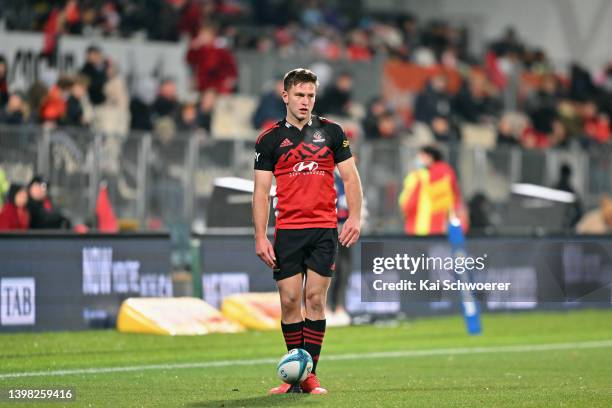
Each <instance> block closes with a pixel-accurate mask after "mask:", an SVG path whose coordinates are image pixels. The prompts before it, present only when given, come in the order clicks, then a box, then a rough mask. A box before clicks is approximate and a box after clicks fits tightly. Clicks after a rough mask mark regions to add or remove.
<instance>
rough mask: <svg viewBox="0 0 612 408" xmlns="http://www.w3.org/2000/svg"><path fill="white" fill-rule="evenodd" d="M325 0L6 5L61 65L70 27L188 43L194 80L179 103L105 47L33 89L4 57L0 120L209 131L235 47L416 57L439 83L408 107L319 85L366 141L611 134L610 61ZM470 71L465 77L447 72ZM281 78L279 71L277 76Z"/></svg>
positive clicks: (266, 111) (533, 145)
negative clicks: (474, 129) (587, 60)
mask: <svg viewBox="0 0 612 408" xmlns="http://www.w3.org/2000/svg"><path fill="white" fill-rule="evenodd" d="M348 3H349V2H333V3H329V2H323V1H318V0H276V1H274V0H252V1H248V2H247V1H242V2H241V1H232V0H156V1H146V6H145V1H144V0H89V1H75V0H63V1H44V2H43V1H36V0H28V1H23V2H15V3H12V4H11V5H10V6H8V7H5V8H3V10H2V12H1V13H2V14H1V18H2V19H3V20H4V21H5V25H6V27H7V29H9V30H12V29H14V30H34V31H40V32H43V33H44V42H43V44H41V54H42V55H44V56H46V57H47V59H48V61H49V63H48V66H49V67H53V65H54V57H55V54H56V51H57V46H58V43H59V42H58V39H59V37H60V36H61V35H63V34H76V35H83V36H100V35H103V36H109V37H134V36H141V37H142V36H144V37H146V38H148V39H150V40H159V41H186V42H187V44H188V47H187V48H188V52H187V53H186V55H185V57H184V58H185V59H184V63H185V64H186V65H187V66H188V67H189V68H190V72H191V74H192V89H191V90H190V92H189V93H188V95H189V96H188V97H187V98H184V99H183V100H181V99H180V98H179V96H178V95H179V92H177V84H176V81H175V79H173V78H159V79H157V80H156V82H152V81H129V80H128V79H129V78H128V75H126V73H120V72H119V70H118V69H117V67H116V66H115V64H114V63H113V60H112V56H110V55H106V54H105V52H104V50H103V48H100V47H97V46H91V47H89V48H88V49H87V52H86V54H87V55H86V58H85V63H84V64H83V66H82V67H80V69H79V70H78V72H76V73H72V74H69V75H64V74H61V75H55V76H54V75H44V73H43V74H42V75H40V76H39V80H38V81H37V82H36V83H34V84H33V85H32V86H31V87H30V88H29V89H14V87H13V86H12V84H10V83H8V72H9V67H8V64H7V60H6V58H5V57H3V56H0V124H10V125H18V124H24V123H43V124H46V125H48V126H55V125H60V126H63V125H65V126H76V127H91V128H93V129H97V130H101V131H103V132H105V133H107V134H117V135H125V134H127V133H128V132H130V130H144V131H155V132H157V131H162V130H163V129H166V131H167V133H168V132H169V133H172V132H176V131H186V132H192V131H198V130H203V131H205V134H210V133H211V129H212V122H213V116H214V114H215V107H216V102H217V99H218V97H219V95H225V94H235V93H240V91H241V90H240V89H239V88H238V75H239V69H238V68H239V67H238V65H237V62H236V57H235V52H236V51H239V50H252V51H255V52H258V53H260V54H261V55H262V56H264V55H270V56H273V55H282V56H291V55H302V54H308V55H311V56H312V57H313V60H319V61H321V60H323V61H325V62H324V64H328V66H333V64H334V62H335V61H341V60H348V61H351V62H361V61H371V60H373V59H379V58H381V59H384V60H387V61H402V62H409V63H411V64H413V65H415V66H418V67H420V68H422V69H424V70H426V71H428V72H432V74H431V75H429V80H428V81H427V82H426V84H425V86H423V87H422V88H421V89H420V90H418V91H417V92H415V93H414V95H409V98H408V99H409V100H410V103H409V107H408V109H407V110H405V109H404V110H403V109H400V107H399V106H398V105H397V103H396V101H394V100H392V99H390V98H388V96H387V95H385V94H381V95H379V96H377V97H375V98H373V99H372V100H370V101H369V102H368V103H367V104H366V105H365V106H364V107H361V106H360V104H358V103H356V101H355V99H354V96H353V93H354V86H355V84H354V78H353V76H352V74H351V72H349V71H342V72H336V73H335V75H333V80H331V81H329V82H328V83H326V84H325V85H324V87H323V89H322V90H321V92H320V97H319V99H318V100H317V104H316V107H315V111H316V112H317V113H318V114H322V115H333V116H336V117H343V116H346V117H351V118H352V119H354V120H356V121H357V122H359V123H360V124H361V128H362V132H360V133H361V134H363V135H364V139H365V140H366V141H367V140H373V139H393V138H410V137H411V135H413V133H414V132H413V130H414V129H415V128H416V125H417V124H421V125H424V126H425V128H426V129H427V130H428V132H429V133H430V134H431V136H432V137H433V138H435V139H436V140H437V141H439V142H442V143H445V142H448V141H455V140H456V141H459V140H461V137H462V130H461V128H462V126H463V125H464V124H477V125H484V126H488V127H490V128H492V129H495V130H494V134H495V136H496V143H497V144H498V145H508V146H517V147H520V148H524V149H548V148H553V147H558V148H564V147H568V146H571V145H574V144H577V145H580V146H583V147H585V148H588V147H589V146H592V145H600V144H609V143H610V116H611V115H612V63H610V64H608V65H607V66H604V67H602V69H601V70H600V71H598V72H589V71H588V70H587V69H586V68H584V67H581V66H580V65H579V64H578V63H575V64H573V65H572V66H571V67H569V70H567V71H562V70H560V69H559V68H560V67H555V66H554V64H553V63H552V62H551V61H550V59H549V57H548V56H547V54H546V51H545V50H542V49H538V48H537V47H534V46H532V45H530V44H529V43H528V42H526V41H524V40H523V39H521V37H520V35H519V34H518V33H517V32H515V30H513V29H512V28H508V29H506V31H505V32H503V33H502V34H501V36H500V37H499V38H496V39H492V41H490V43H489V44H488V46H487V47H486V48H485V49H482V50H479V52H478V53H477V54H474V53H472V52H471V51H470V50H471V49H472V47H470V32H469V30H468V29H467V28H465V27H462V26H457V25H455V24H453V23H451V22H449V21H444V20H434V21H423V20H420V19H419V18H418V17H417V16H415V15H410V14H404V15H384V14H377V15H370V16H366V14H365V13H363V12H362V6H361V3H360V2H356V3H355V4H352V3H351V4H348ZM451 71H452V72H455V73H458V75H459V78H460V81H459V83H458V84H456V85H455V86H453V84H452V83H451V82H452V81H451V80H450V78H449V76H448V75H447V73H448V72H451ZM274 74H276V73H271V76H272V75H274ZM281 90H282V81H281V78H276V79H275V82H274V86H273V87H270V88H269V89H267V90H266V91H265V92H263V93H262V95H260V98H259V102H258V106H257V108H256V110H255V112H254V115H253V118H252V122H253V128H254V129H262V128H266V127H267V126H269V125H270V124H271V123H273V122H275V121H276V120H278V119H280V118H282V117H283V116H284V113H285V107H284V104H283V102H282V99H281V98H280V91H281Z"/></svg>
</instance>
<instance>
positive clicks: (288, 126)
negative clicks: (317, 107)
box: [283, 115, 316, 129]
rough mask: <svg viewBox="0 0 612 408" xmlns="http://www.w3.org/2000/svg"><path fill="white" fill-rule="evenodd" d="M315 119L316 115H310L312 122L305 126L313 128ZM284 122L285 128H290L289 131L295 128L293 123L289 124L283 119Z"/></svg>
mask: <svg viewBox="0 0 612 408" xmlns="http://www.w3.org/2000/svg"><path fill="white" fill-rule="evenodd" d="M315 119H316V117H315V116H314V115H310V120H309V121H308V123H306V124H305V125H304V126H311V127H312V123H313V121H314V120H315ZM283 122H285V127H286V128H288V129H290V128H294V127H295V126H293V125H292V124H291V123H289V122H287V119H283Z"/></svg>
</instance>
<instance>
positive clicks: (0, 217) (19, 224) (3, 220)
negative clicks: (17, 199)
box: [0, 203, 30, 230]
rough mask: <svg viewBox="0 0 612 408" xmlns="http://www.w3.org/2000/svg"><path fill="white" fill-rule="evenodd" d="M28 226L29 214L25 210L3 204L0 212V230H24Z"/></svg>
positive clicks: (13, 205)
mask: <svg viewBox="0 0 612 408" xmlns="http://www.w3.org/2000/svg"><path fill="white" fill-rule="evenodd" d="M29 226H30V214H29V213H28V210H26V209H25V208H17V206H16V205H15V204H13V203H5V204H4V206H3V207H2V210H0V230H26V229H28V228H29Z"/></svg>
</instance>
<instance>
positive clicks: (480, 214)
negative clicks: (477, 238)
mask: <svg viewBox="0 0 612 408" xmlns="http://www.w3.org/2000/svg"><path fill="white" fill-rule="evenodd" d="M468 208H469V213H470V230H471V231H472V232H484V231H485V230H487V229H488V228H491V227H492V226H493V223H492V222H491V217H490V213H491V202H490V201H489V199H488V198H487V196H486V194H485V193H483V192H478V193H475V194H474V195H473V196H472V198H471V199H470V202H469V203H468Z"/></svg>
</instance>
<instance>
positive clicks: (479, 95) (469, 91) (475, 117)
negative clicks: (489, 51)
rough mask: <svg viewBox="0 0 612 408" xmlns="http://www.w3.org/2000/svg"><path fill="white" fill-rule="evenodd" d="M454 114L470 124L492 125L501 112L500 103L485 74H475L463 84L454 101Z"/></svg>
mask: <svg viewBox="0 0 612 408" xmlns="http://www.w3.org/2000/svg"><path fill="white" fill-rule="evenodd" d="M453 108H454V112H455V113H456V114H457V115H458V116H459V117H460V118H461V119H462V120H464V121H466V122H470V123H490V122H492V121H493V119H494V117H495V115H496V114H497V113H498V112H499V105H498V101H497V100H496V98H495V97H494V94H493V90H492V89H491V87H490V86H489V85H488V84H487V79H486V77H485V76H484V74H483V73H480V72H475V73H473V74H472V75H471V76H470V79H469V80H468V81H465V82H463V84H462V86H461V89H460V90H459V93H458V94H457V95H456V96H455V98H454V100H453Z"/></svg>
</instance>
